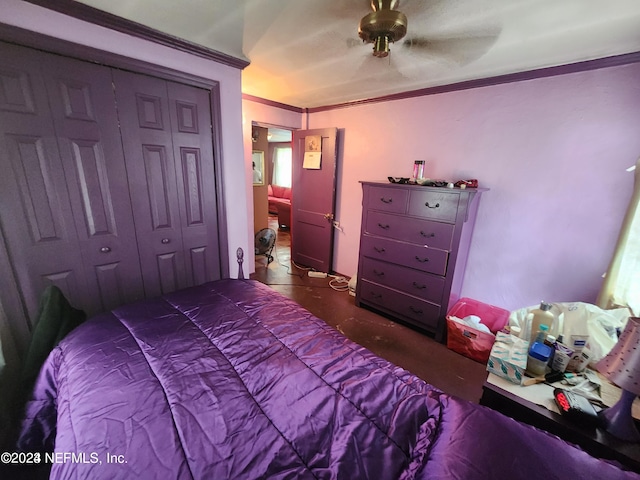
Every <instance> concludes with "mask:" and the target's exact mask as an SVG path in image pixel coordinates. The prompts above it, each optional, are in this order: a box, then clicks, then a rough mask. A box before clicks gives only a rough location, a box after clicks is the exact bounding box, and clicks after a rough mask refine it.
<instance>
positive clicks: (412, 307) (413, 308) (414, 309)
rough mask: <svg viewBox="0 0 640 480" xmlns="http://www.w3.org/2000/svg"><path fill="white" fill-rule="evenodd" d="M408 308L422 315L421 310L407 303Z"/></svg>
mask: <svg viewBox="0 0 640 480" xmlns="http://www.w3.org/2000/svg"><path fill="white" fill-rule="evenodd" d="M409 310H411V311H412V312H413V313H415V314H416V315H422V310H421V309H419V308H416V307H414V306H413V305H409Z"/></svg>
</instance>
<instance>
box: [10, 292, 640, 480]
mask: <svg viewBox="0 0 640 480" xmlns="http://www.w3.org/2000/svg"><path fill="white" fill-rule="evenodd" d="M54 445H55V452H56V455H55V456H51V457H50V458H52V459H54V460H55V462H56V463H54V464H53V465H52V470H51V477H52V478H90V479H102V478H104V479H116V478H125V479H129V478H131V479H134V478H135V479H147V478H149V479H152V478H154V479H174V478H175V479H178V478H180V479H182V478H186V479H191V478H195V479H214V480H217V479H258V478H282V479H285V478H288V479H306V478H310V479H312V478H316V479H325V478H335V479H349V480H351V479H367V478H369V479H399V478H402V479H404V478H407V479H408V478H430V479H461V480H469V479H490V478H491V479H502V478H505V479H506V478H508V479H519V478H535V479H545V480H546V479H553V478H557V479H563V480H566V479H567V478H581V479H585V478H593V479H598V480H602V479H608V478H612V479H614V478H616V479H617V478H638V477H637V476H636V475H635V474H632V473H630V472H623V471H622V470H620V469H619V468H617V467H616V466H614V465H611V464H608V463H606V462H603V461H599V460H596V459H594V458H592V457H590V456H589V455H587V454H586V453H584V452H583V451H581V450H578V449H577V448H574V447H572V446H570V445H568V444H566V443H564V442H563V441H561V440H559V439H558V438H556V437H553V436H551V435H548V434H546V433H544V432H541V431H539V430H536V429H534V428H532V427H529V426H526V425H523V424H519V423H517V422H515V421H514V420H511V419H509V418H507V417H505V416H502V415H501V414H499V413H497V412H494V411H492V410H489V409H487V408H484V407H481V406H478V405H475V404H471V403H469V402H466V401H463V400H460V399H457V398H454V397H450V396H448V395H446V394H444V393H442V392H440V391H438V390H437V389H435V388H434V387H432V386H430V385H428V384H426V383H425V382H423V381H422V380H420V379H419V378H417V377H415V376H413V375H411V374H409V373H408V372H407V371H405V370H403V369H401V368H398V367H396V366H394V365H392V364H390V363H389V362H387V361H385V360H383V359H381V358H379V357H377V356H375V355H373V354H372V353H371V352H369V351H368V350H366V349H365V348H363V347H360V346H358V345H357V344H355V343H353V342H351V341H350V340H348V339H346V338H345V337H344V336H342V335H341V334H340V333H338V332H337V331H335V330H334V329H332V328H331V327H329V326H327V325H326V324H325V323H324V322H322V321H321V320H319V319H317V318H315V317H314V316H312V315H311V314H310V313H309V312H307V311H306V310H304V309H302V308H301V307H300V306H299V305H297V304H295V303H294V302H292V301H290V300H288V299H286V298H284V297H282V296H280V295H278V294H276V293H274V291H273V290H271V289H269V288H268V287H266V286H264V285H262V284H260V283H257V282H253V281H242V280H222V281H218V282H214V283H209V284H205V285H202V286H199V287H195V288H191V289H188V290H184V291H181V292H176V293H173V294H170V295H166V296H165V297H163V298H162V299H155V300H149V301H144V302H141V303H137V304H133V305H129V306H125V307H122V308H118V309H116V310H114V311H113V312H110V313H107V314H103V315H100V316H98V317H96V318H94V319H92V320H91V321H89V322H87V323H86V324H84V325H82V326H80V327H78V328H77V329H76V330H74V331H73V332H72V333H71V334H70V335H69V336H68V337H67V338H66V339H65V340H64V341H63V342H62V343H61V344H60V345H59V346H58V347H57V348H56V349H55V350H54V351H53V352H52V354H51V355H50V357H49V359H48V361H47V362H46V364H45V366H44V367H43V370H42V372H41V374H40V377H39V379H38V382H37V384H36V388H35V391H34V394H33V398H32V400H31V401H30V403H29V405H28V408H27V418H26V420H25V422H24V424H23V429H22V433H21V438H20V447H21V448H22V449H23V450H25V451H46V450H49V451H52V450H54Z"/></svg>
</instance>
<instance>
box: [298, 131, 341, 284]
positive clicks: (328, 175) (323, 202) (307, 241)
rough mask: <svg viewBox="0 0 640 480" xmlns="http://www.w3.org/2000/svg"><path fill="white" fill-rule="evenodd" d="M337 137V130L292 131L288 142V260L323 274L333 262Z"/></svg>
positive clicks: (328, 270) (329, 268)
mask: <svg viewBox="0 0 640 480" xmlns="http://www.w3.org/2000/svg"><path fill="white" fill-rule="evenodd" d="M337 136H338V129H337V128H324V129H315V130H294V132H293V142H292V154H293V165H292V183H291V184H292V189H291V195H292V198H291V216H292V218H291V223H292V225H291V258H292V260H293V261H294V262H295V263H297V264H298V265H305V266H307V267H311V268H314V269H315V270H317V271H319V272H327V273H328V272H330V270H331V265H332V260H333V218H334V215H335V193H336V181H337V169H336V167H337V162H338V139H337ZM318 142H319V143H318ZM317 153H320V154H321V155H320V158H319V159H318V156H317ZM318 160H319V162H318Z"/></svg>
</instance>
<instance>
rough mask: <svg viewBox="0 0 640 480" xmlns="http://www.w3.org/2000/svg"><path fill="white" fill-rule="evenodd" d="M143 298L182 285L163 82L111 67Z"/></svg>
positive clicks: (183, 275) (177, 211)
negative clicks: (144, 295) (112, 69)
mask: <svg viewBox="0 0 640 480" xmlns="http://www.w3.org/2000/svg"><path fill="white" fill-rule="evenodd" d="M113 78H114V82H115V85H116V100H117V105H118V116H119V118H120V126H121V134H122V140H123V146H124V152H125V163H126V166H127V175H128V179H129V191H130V195H131V203H132V205H133V217H134V223H135V229H136V234H137V238H138V251H139V254H140V264H141V267H142V278H143V282H144V289H145V294H146V296H147V297H155V296H159V295H162V294H164V293H169V292H172V291H174V290H178V289H179V288H184V287H186V286H187V276H186V271H185V262H184V253H183V252H184V250H183V245H182V233H181V219H180V209H179V200H178V187H177V181H176V169H175V162H174V157H173V153H174V152H173V138H172V132H171V120H170V114H169V102H168V92H167V84H166V82H165V81H164V80H160V79H157V78H153V77H149V76H146V75H140V74H136V73H130V72H124V71H121V70H114V71H113Z"/></svg>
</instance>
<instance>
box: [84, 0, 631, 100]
mask: <svg viewBox="0 0 640 480" xmlns="http://www.w3.org/2000/svg"><path fill="white" fill-rule="evenodd" d="M80 3H84V4H86V5H89V6H92V7H95V8H98V9H100V10H104V11H106V12H109V13H111V14H114V15H117V16H120V17H123V18H126V19H128V20H132V21H134V22H137V23H140V24H143V25H145V26H148V27H151V28H154V29H157V30H160V31H162V32H165V33H168V34H170V35H173V36H175V37H179V38H182V39H185V40H188V41H191V42H193V43H196V44H199V45H202V46H204V47H207V48H210V49H213V50H216V51H219V52H222V53H224V54H227V55H231V56H233V57H237V58H241V59H247V60H249V61H250V62H251V63H250V64H249V66H248V67H246V68H245V69H244V71H243V74H242V90H243V93H246V94H249V95H253V96H257V97H261V98H265V99H269V100H272V101H276V102H281V103H284V104H287V105H292V106H296V107H306V108H312V107H319V106H327V105H335V104H340V103H346V102H352V101H357V100H363V99H369V98H374V97H380V96H385V95H390V94H394V93H400V92H405V91H411V90H418V89H423V88H428V87H433V86H440V85H446V84H451V83H457V82H460V81H465V80H475V79H479V78H487V77H492V76H496V75H503V74H509V73H516V72H521V71H527V70H533V69H538V68H544V67H550V66H555V65H562V64H567V63H574V62H579V61H584V60H592V59H596V58H603V57H608V56H612V55H619V54H624V53H631V52H638V51H640V0H404V1H403V0H400V2H399V6H398V8H397V9H398V10H400V11H402V12H403V13H405V14H406V15H407V17H408V27H407V35H406V37H405V38H404V39H402V40H400V41H399V42H397V43H395V44H393V45H391V54H390V55H389V56H388V57H386V58H376V57H373V55H372V47H371V45H370V44H363V43H362V41H361V40H360V39H359V38H358V32H357V30H358V23H359V21H360V19H361V18H362V17H363V16H365V15H366V14H367V13H369V12H371V11H372V10H371V7H370V1H369V0H206V1H205V0H180V1H175V0H127V1H126V2H114V1H113V0H80ZM406 39H412V40H414V42H413V44H412V46H409V45H407V44H405V40H406Z"/></svg>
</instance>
